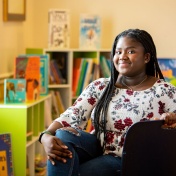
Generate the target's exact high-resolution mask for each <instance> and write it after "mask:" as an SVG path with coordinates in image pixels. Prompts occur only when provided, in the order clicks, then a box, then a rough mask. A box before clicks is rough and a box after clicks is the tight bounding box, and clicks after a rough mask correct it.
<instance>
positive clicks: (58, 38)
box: [48, 9, 101, 49]
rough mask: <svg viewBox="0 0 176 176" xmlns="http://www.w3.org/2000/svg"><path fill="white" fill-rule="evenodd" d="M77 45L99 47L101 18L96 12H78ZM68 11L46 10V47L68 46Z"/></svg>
mask: <svg viewBox="0 0 176 176" xmlns="http://www.w3.org/2000/svg"><path fill="white" fill-rule="evenodd" d="M79 28H80V29H79V45H80V48H83V49H99V48H100V43H101V41H100V39H101V18H100V16H98V15H96V14H80V27H79ZM69 43H70V12H69V10H62V9H50V10H49V12H48V47H49V48H69Z"/></svg>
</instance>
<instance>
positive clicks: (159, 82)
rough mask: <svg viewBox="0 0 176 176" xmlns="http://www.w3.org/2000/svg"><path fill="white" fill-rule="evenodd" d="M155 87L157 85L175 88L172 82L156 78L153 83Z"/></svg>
mask: <svg viewBox="0 0 176 176" xmlns="http://www.w3.org/2000/svg"><path fill="white" fill-rule="evenodd" d="M154 86H155V87H158V88H173V89H175V90H176V86H175V85H173V84H172V83H170V82H168V81H165V80H164V79H158V80H157V81H156V82H155V84H154Z"/></svg>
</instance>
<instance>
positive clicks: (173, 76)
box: [158, 58, 176, 86]
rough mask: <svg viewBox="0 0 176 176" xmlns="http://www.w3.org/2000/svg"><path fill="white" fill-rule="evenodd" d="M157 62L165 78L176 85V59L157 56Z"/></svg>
mask: <svg viewBox="0 0 176 176" xmlns="http://www.w3.org/2000/svg"><path fill="white" fill-rule="evenodd" d="M158 63H159V66H160V69H161V71H162V73H163V76H164V78H165V80H166V81H168V82H170V83H171V84H173V85H174V86H176V59H173V58H158Z"/></svg>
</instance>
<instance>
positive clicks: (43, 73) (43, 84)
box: [21, 48, 49, 95]
mask: <svg viewBox="0 0 176 176" xmlns="http://www.w3.org/2000/svg"><path fill="white" fill-rule="evenodd" d="M26 53H27V54H26V55H21V56H23V57H24V56H26V57H29V56H38V57H40V95H47V94H48V82H49V78H48V72H49V57H48V54H41V53H42V49H29V48H28V49H26ZM34 53H35V54H34Z"/></svg>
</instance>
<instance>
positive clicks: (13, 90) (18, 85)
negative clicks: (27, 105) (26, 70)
mask: <svg viewBox="0 0 176 176" xmlns="http://www.w3.org/2000/svg"><path fill="white" fill-rule="evenodd" d="M25 101H26V80H25V79H5V80H4V103H24V102H25Z"/></svg>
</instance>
